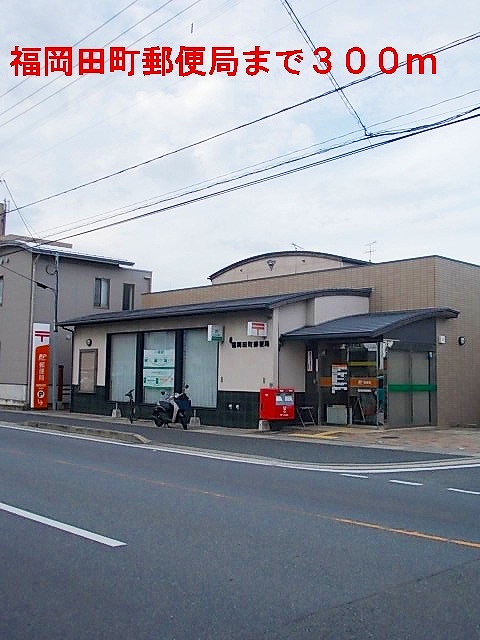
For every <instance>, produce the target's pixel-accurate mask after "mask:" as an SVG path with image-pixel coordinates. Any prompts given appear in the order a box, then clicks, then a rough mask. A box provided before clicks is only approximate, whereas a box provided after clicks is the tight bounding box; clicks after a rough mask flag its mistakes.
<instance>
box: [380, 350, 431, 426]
mask: <svg viewBox="0 0 480 640" xmlns="http://www.w3.org/2000/svg"><path fill="white" fill-rule="evenodd" d="M387 371H388V373H387V381H388V384H387V402H388V424H389V425H391V426H404V425H405V426H417V425H427V424H431V423H432V405H433V398H434V393H435V385H433V384H431V379H432V358H431V356H430V353H429V352H413V351H389V352H388V369H387Z"/></svg>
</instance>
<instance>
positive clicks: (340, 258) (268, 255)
mask: <svg viewBox="0 0 480 640" xmlns="http://www.w3.org/2000/svg"><path fill="white" fill-rule="evenodd" d="M289 256H297V257H298V256H304V257H310V258H327V259H332V260H338V261H341V262H344V263H345V264H351V265H362V264H370V263H369V262H366V261H365V260H356V259H355V258H347V257H345V256H337V255H335V254H333V253H322V252H318V251H303V250H301V251H272V252H271V253H260V254H258V255H257V256H250V257H249V258H244V259H243V260H239V261H238V262H232V264H229V265H228V266H226V267H223V268H222V269H219V270H218V271H215V273H212V275H210V276H208V279H209V280H214V279H215V278H218V277H219V276H221V275H222V274H224V273H227V272H228V271H231V270H232V269H236V268H238V267H242V266H243V265H245V264H250V263H251V262H256V261H257V260H268V259H269V258H272V259H275V258H284V257H289Z"/></svg>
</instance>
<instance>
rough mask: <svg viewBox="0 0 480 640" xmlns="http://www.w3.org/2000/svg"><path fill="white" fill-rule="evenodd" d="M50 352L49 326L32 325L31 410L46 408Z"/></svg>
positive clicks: (42, 324) (40, 323) (36, 323)
mask: <svg viewBox="0 0 480 640" xmlns="http://www.w3.org/2000/svg"><path fill="white" fill-rule="evenodd" d="M49 352H50V325H49V324H45V323H43V322H34V323H33V337H32V384H31V398H30V405H31V407H32V409H47V408H48V359H49Z"/></svg>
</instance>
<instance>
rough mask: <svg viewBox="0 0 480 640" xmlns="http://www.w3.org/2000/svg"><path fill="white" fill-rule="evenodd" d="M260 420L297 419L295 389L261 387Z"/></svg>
mask: <svg viewBox="0 0 480 640" xmlns="http://www.w3.org/2000/svg"><path fill="white" fill-rule="evenodd" d="M259 418H260V420H295V391H294V389H260V411H259Z"/></svg>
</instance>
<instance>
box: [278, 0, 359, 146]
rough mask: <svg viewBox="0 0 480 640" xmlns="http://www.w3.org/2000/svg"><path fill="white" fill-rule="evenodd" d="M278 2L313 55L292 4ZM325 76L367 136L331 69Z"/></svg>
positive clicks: (308, 40) (314, 47) (307, 36)
mask: <svg viewBox="0 0 480 640" xmlns="http://www.w3.org/2000/svg"><path fill="white" fill-rule="evenodd" d="M280 2H281V3H282V5H283V6H284V7H285V10H286V12H287V13H288V15H289V16H290V18H291V20H292V22H293V24H294V25H295V27H296V28H297V31H298V32H299V33H300V35H301V36H302V38H303V39H304V40H305V42H306V43H307V44H308V46H309V47H310V49H311V50H312V52H313V54H314V55H315V50H316V48H317V47H316V46H315V44H314V43H313V41H312V39H311V38H310V36H309V35H308V32H307V30H306V29H305V27H304V26H303V24H302V22H301V20H300V18H298V16H297V14H296V13H295V11H294V10H293V8H292V5H291V4H290V2H289V0H280ZM317 58H318V61H319V62H320V64H321V65H322V67H323V68H324V69H325V68H326V65H325V64H324V63H323V62H322V60H321V58H320V57H319V56H317ZM327 76H328V79H329V80H330V82H331V83H332V85H333V87H334V88H335V89H336V90H337V93H338V95H339V96H340V98H341V99H342V102H343V103H344V105H345V106H346V107H347V111H348V112H349V113H350V115H352V116H353V117H354V118H355V119H356V120H357V122H358V123H359V124H360V126H361V127H362V129H363V132H364V133H365V135H366V136H367V135H368V131H367V127H366V126H365V125H364V124H363V122H362V119H361V118H360V116H359V115H358V113H357V111H356V109H355V107H354V106H353V105H352V103H351V102H350V100H349V99H348V98H347V96H346V95H345V93H344V91H343V89H342V88H341V87H340V85H339V84H338V82H337V80H336V79H335V76H334V75H333V73H332V72H331V71H329V72H328V73H327Z"/></svg>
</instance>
